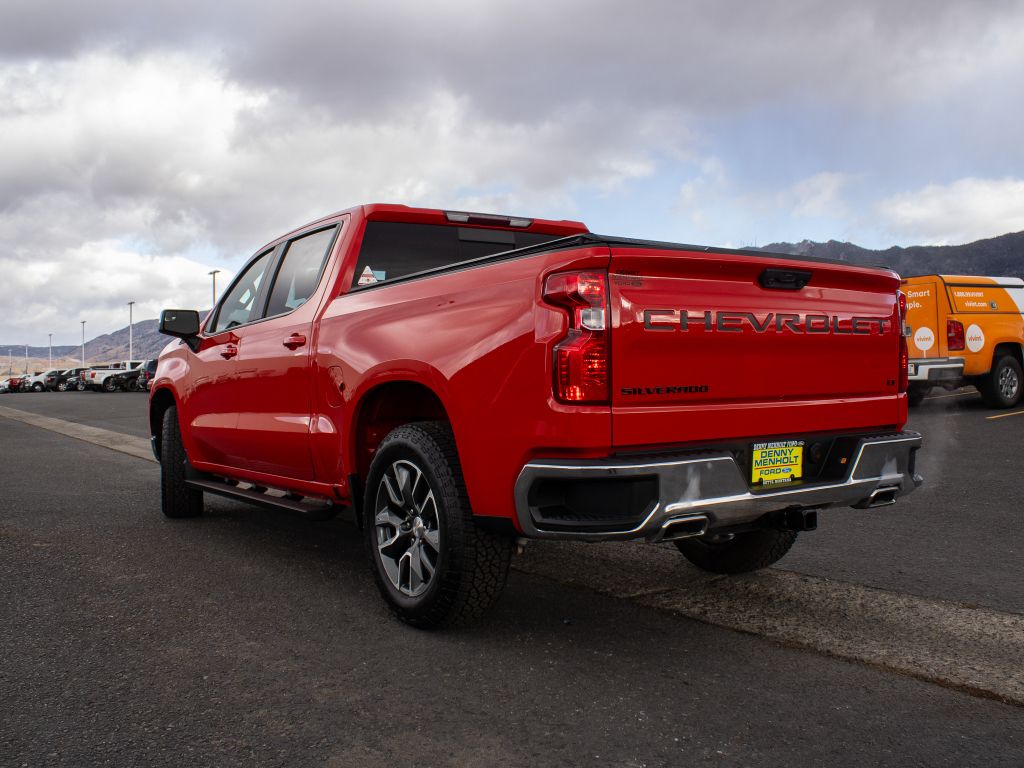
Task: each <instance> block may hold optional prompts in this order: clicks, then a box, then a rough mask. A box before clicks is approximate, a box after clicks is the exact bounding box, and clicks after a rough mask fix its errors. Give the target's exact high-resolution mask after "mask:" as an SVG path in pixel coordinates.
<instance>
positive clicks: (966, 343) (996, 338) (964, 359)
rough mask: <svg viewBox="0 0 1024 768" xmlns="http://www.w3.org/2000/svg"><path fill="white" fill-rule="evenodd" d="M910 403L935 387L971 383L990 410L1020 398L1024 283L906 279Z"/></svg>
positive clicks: (936, 277) (963, 278) (944, 277)
mask: <svg viewBox="0 0 1024 768" xmlns="http://www.w3.org/2000/svg"><path fill="white" fill-rule="evenodd" d="M903 292H904V293H905V294H906V297H907V328H906V329H905V330H906V333H907V342H908V344H907V346H908V347H909V349H910V389H909V390H908V395H909V399H910V403H911V404H912V405H913V404H916V403H919V402H921V400H922V399H923V398H924V396H925V395H926V394H927V393H928V391H929V390H930V389H931V388H932V387H933V386H936V385H940V386H944V387H946V388H948V389H954V388H956V387H959V386H961V385H963V384H973V385H974V386H975V387H977V388H978V390H979V391H980V392H981V395H982V398H983V399H984V400H985V402H986V403H987V404H988V405H989V406H990V407H992V408H1011V407H1013V406H1014V405H1016V404H1017V403H1018V402H1019V401H1020V398H1021V389H1022V383H1024V373H1022V370H1021V366H1022V363H1024V359H1022V356H1021V346H1022V344H1024V280H1022V279H1021V278H1019V277H977V276H967V275H922V276H921V277H908V278H906V279H905V280H903Z"/></svg>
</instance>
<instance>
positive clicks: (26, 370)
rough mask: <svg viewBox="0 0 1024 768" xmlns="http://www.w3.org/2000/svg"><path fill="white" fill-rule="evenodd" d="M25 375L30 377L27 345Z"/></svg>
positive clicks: (26, 348) (26, 347)
mask: <svg viewBox="0 0 1024 768" xmlns="http://www.w3.org/2000/svg"><path fill="white" fill-rule="evenodd" d="M25 375H26V376H28V344H26V345H25Z"/></svg>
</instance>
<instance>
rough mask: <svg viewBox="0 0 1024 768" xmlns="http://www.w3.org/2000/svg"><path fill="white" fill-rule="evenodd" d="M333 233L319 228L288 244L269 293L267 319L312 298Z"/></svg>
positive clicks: (331, 230)
mask: <svg viewBox="0 0 1024 768" xmlns="http://www.w3.org/2000/svg"><path fill="white" fill-rule="evenodd" d="M335 230H336V228H335V227H331V228H330V229H322V230H320V231H319V232H313V233H312V234H310V235H305V236H304V237H299V238H296V239H295V240H292V241H291V242H290V243H289V244H288V250H286V251H285V253H284V259H283V260H282V262H281V267H280V268H279V269H278V270H277V278H276V279H275V280H274V287H273V290H271V292H270V303H269V304H268V305H267V317H275V316H276V315H283V314H285V313H286V312H291V311H292V310H293V309H298V308H299V307H301V306H302V305H303V304H305V303H306V300H307V299H309V297H310V296H312V295H313V291H315V290H316V286H317V284H318V283H319V282H320V273H321V272H322V271H323V268H324V263H325V262H326V261H327V253H328V249H329V248H330V246H331V242H332V241H333V240H334V233H335Z"/></svg>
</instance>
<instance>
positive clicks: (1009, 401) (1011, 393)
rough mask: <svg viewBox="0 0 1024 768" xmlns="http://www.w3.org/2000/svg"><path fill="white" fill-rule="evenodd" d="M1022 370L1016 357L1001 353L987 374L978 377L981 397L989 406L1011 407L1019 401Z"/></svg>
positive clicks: (1022, 380)
mask: <svg viewBox="0 0 1024 768" xmlns="http://www.w3.org/2000/svg"><path fill="white" fill-rule="evenodd" d="M1022 383H1024V372H1022V371H1021V365H1020V363H1019V362H1018V361H1017V358H1016V357H1014V356H1013V355H1010V354H1002V355H1000V356H999V357H997V358H996V359H995V361H994V362H993V363H992V370H991V371H990V372H989V374H988V375H987V376H980V377H979V378H978V382H977V387H978V389H979V391H980V392H981V397H982V399H983V400H984V401H985V404H986V405H987V406H989V407H990V408H1012V407H1013V406H1015V405H1017V403H1019V402H1020V397H1021V385H1022Z"/></svg>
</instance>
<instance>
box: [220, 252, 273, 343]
mask: <svg viewBox="0 0 1024 768" xmlns="http://www.w3.org/2000/svg"><path fill="white" fill-rule="evenodd" d="M273 253H274V252H273V251H267V252H266V253H264V254H263V255H262V256H260V257H259V258H258V259H256V261H254V262H253V263H252V264H250V265H249V268H248V269H246V270H245V271H244V272H243V273H242V276H241V277H239V278H238V282H236V283H235V284H234V285H233V286H232V287H231V290H230V291H228V294H227V296H225V297H224V299H223V300H222V301H221V303H220V309H219V310H218V311H217V320H216V321H215V322H214V327H213V333H220V332H221V331H226V330H228V329H229V328H234V327H235V326H236V325H243V324H245V323H248V322H249V320H250V317H251V315H252V308H253V306H254V305H255V303H256V295H257V294H258V293H259V292H260V284H261V283H262V282H263V275H264V273H265V272H266V271H267V265H268V264H269V263H270V256H271V254H273Z"/></svg>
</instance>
